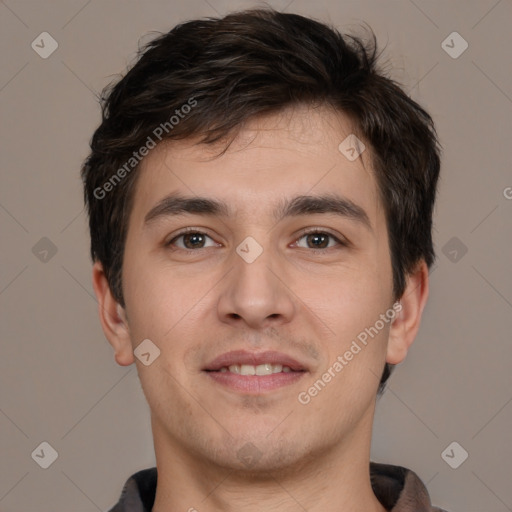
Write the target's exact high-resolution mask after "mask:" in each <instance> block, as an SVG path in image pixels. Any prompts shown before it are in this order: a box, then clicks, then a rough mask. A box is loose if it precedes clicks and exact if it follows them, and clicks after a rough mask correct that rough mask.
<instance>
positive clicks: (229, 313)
mask: <svg viewBox="0 0 512 512" xmlns="http://www.w3.org/2000/svg"><path fill="white" fill-rule="evenodd" d="M233 259H234V268H233V269H232V270H231V272H229V273H228V274H227V276H226V279H225V280H223V283H222V286H223V288H222V289H221V294H220V298H219V301H218V315H219V318H220V320H221V321H222V322H225V323H229V324H232V325H233V326H244V327H250V328H252V329H265V328H268V327H272V326H277V325H281V324H286V323H288V322H290V321H291V320H292V318H293V316H294V314H295V312H296V310H297V304H296V301H295V300H294V296H293V292H292V291H291V289H290V288H289V287H288V285H287V283H286V274H287V273H286V269H285V268H283V267H282V266H281V265H280V264H279V262H278V261H277V258H276V257H273V256H272V255H271V252H270V251H269V250H264V251H263V253H262V254H261V255H260V256H259V257H258V258H257V259H256V260H255V261H252V262H251V263H248V262H247V261H245V260H244V259H243V258H242V257H240V256H239V255H238V254H234V258H233Z"/></svg>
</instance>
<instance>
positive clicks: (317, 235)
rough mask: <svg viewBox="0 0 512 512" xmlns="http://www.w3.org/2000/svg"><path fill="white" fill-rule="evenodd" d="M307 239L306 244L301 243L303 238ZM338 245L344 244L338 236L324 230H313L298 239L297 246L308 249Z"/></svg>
mask: <svg viewBox="0 0 512 512" xmlns="http://www.w3.org/2000/svg"><path fill="white" fill-rule="evenodd" d="M303 239H304V240H305V241H306V243H305V245H303V244H301V242H300V241H301V240H303ZM336 245H344V244H343V243H342V242H341V241H340V240H339V239H338V238H336V237H335V236H334V235H331V234H330V233H327V232H324V231H313V232H310V233H304V234H303V235H302V236H301V237H300V238H299V239H298V240H297V246H298V247H303V248H306V249H329V248H331V247H334V246H336Z"/></svg>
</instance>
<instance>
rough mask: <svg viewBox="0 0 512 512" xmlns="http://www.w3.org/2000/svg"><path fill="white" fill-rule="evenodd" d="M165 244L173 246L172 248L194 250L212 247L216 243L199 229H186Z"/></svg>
mask: <svg viewBox="0 0 512 512" xmlns="http://www.w3.org/2000/svg"><path fill="white" fill-rule="evenodd" d="M207 244H209V245H207ZM166 245H167V246H174V248H178V249H185V250H194V249H204V248H206V247H212V246H214V245H216V244H215V242H214V241H213V240H212V238H211V237H209V236H208V235H207V234H206V233H202V232H201V231H187V232H186V233H181V234H179V235H177V236H175V237H174V238H173V239H172V240H171V241H170V242H168V243H167V244H166Z"/></svg>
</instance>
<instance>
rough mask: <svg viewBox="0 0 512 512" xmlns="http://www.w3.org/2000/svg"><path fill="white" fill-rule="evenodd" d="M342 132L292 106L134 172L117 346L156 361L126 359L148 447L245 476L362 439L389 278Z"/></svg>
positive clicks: (379, 215) (380, 225) (376, 373)
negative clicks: (122, 331)
mask: <svg viewBox="0 0 512 512" xmlns="http://www.w3.org/2000/svg"><path fill="white" fill-rule="evenodd" d="M350 133H351V126H350V124H349V122H348V121H347V120H346V119H343V118H340V116H339V115H336V114H335V113H334V112H332V111H330V110H325V109H315V110H308V109H306V108H297V109H294V110H293V111H292V110H289V111H285V112H283V113H281V114H279V115H273V116H267V117H264V118H259V119H255V120H253V121H251V122H250V123H249V124H248V125H246V127H245V128H244V129H243V131H242V132H241V133H240V134H239V135H238V136H237V138H236V139H235V140H234V142H233V143H232V144H231V146H230V147H229V149H228V150H227V152H225V153H224V154H223V155H221V156H219V152H220V151H221V150H222V149H223V147H222V146H211V145H210V146H208V145H201V144H196V143H194V141H190V140H188V141H178V142H176V141H173V142H169V143H165V144H160V145H159V146H157V147H156V148H155V149H154V150H152V152H150V154H149V155H148V156H147V157H146V159H145V160H144V161H143V163H142V168H141V169H140V175H139V179H138V182H137V186H136V190H135V194H134V202H133V209H132V211H131V215H130V219H129V227H128V234H127V240H126V246H125V255H124V263H123V290H124V297H125V301H126V316H127V325H128V332H129V338H130V343H131V348H132V349H135V348H136V347H137V346H138V345H139V344H140V343H141V342H142V341H143V340H146V339H149V340H151V343H152V345H150V346H152V347H153V345H154V346H156V347H158V349H159V350H160V355H159V356H158V357H157V358H156V359H154V361H153V362H151V364H149V365H148V366H146V365H144V364H142V363H141V362H140V361H139V360H138V359H137V360H136V363H137V366H138V371H139V376H140V380H141V384H142V387H143V390H144V393H145V395H146V397H147V400H148V402H149V405H150V408H151V413H152V423H153V433H154V436H155V443H156V444H160V445H164V444H165V445H167V446H170V447H172V448H173V449H174V450H175V452H176V453H178V452H180V451H181V452H187V453H189V454H194V456H197V457H198V459H201V460H205V461H210V462H212V463H213V464H220V465H222V466H224V467H232V468H238V469H239V468H241V467H242V468H243V467H244V466H243V465H244V464H246V466H247V464H248V461H249V460H250V465H251V468H252V469H253V470H254V469H258V468H260V469H269V468H277V467H279V466H283V467H284V466H285V465H289V464H293V463H299V462H300V461H305V460H308V458H309V457H312V456H316V455H318V454H320V453H326V452H327V451H329V450H331V451H336V450H340V449H345V450H347V449H349V448H348V446H349V445H350V446H358V440H361V439H362V438H363V437H365V439H366V438H367V436H368V433H369V430H370V425H371V421H372V418H373V409H374V403H375V395H376V392H377V388H378V384H379V380H380V375H381V373H382V370H383V366H384V363H385V360H386V346H387V342H388V334H389V328H390V325H391V324H392V318H393V313H394V311H393V310H392V309H390V308H392V305H393V297H392V270H391V261H390V254H389V245H388V237H387V230H386V223H385V217H384V211H383V207H382V204H381V201H380V199H379V197H378V193H377V186H376V182H375V177H374V175H373V172H372V169H371V163H370V159H369V151H370V150H369V149H366V150H365V151H364V152H363V153H362V154H361V156H360V157H359V158H356V159H355V160H353V161H351V160H349V159H348V158H347V157H346V156H345V155H346V154H347V153H342V152H341V151H340V150H339V149H338V146H339V145H340V143H341V142H342V141H343V140H344V139H345V138H346V137H347V136H348V135H349V134H350ZM352 153H353V152H352ZM349 154H350V153H349ZM200 199H202V200H200ZM390 311H391V313H390ZM365 329H366V331H365ZM370 333H371V334H370ZM365 334H366V337H365ZM365 338H366V339H365ZM146 343H147V342H146ZM152 350H154V347H153V349H152ZM146 357H147V356H146ZM348 440H350V441H351V442H350V443H348ZM366 440H367V439H366ZM359 444H360V443H359ZM247 456H248V457H249V458H248V457H247Z"/></svg>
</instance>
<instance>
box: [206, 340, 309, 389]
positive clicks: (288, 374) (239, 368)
mask: <svg viewBox="0 0 512 512" xmlns="http://www.w3.org/2000/svg"><path fill="white" fill-rule="evenodd" d="M307 371H308V369H307V368H306V366H305V365H303V364H302V363H300V362H298V361H297V360H295V359H293V358H292V357H290V356H288V355H286V354H283V353H280V352H260V353H256V352H248V351H245V350H238V351H232V352H228V353H226V354H222V355H221V356H219V357H217V358H216V359H214V360H213V361H212V362H210V363H209V364H208V365H207V366H206V367H205V368H204V369H203V372H205V373H206V375H207V376H208V377H210V378H211V379H212V380H213V381H214V382H216V383H218V384H220V385H222V386H224V387H228V388H230V389H231V390H234V391H241V392H244V393H246V394H261V393H263V392H268V391H272V390H275V389H278V388H281V387H283V386H287V385H290V384H292V383H294V382H296V381H297V380H299V379H300V378H302V377H303V376H304V375H305V374H306V373H307Z"/></svg>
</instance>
